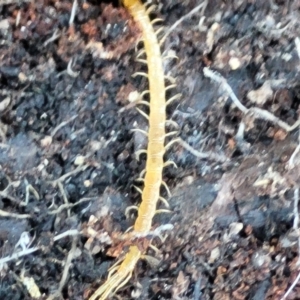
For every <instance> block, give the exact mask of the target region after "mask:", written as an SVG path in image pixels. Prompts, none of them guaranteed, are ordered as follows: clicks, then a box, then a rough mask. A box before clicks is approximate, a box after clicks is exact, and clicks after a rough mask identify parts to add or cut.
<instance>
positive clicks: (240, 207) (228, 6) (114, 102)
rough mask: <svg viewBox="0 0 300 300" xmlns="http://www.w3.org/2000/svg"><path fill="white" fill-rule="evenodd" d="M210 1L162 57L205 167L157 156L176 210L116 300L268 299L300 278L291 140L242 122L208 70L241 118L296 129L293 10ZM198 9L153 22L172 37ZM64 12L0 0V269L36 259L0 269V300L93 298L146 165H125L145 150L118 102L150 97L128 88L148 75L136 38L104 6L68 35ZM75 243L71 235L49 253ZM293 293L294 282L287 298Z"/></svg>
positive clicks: (65, 7)
mask: <svg viewBox="0 0 300 300" xmlns="http://www.w3.org/2000/svg"><path fill="white" fill-rule="evenodd" d="M115 2H117V1H115ZM153 2H154V1H153ZM208 2H209V3H208V5H207V6H206V8H205V10H204V11H198V12H197V13H196V14H194V15H193V16H191V17H189V18H187V19H186V20H184V21H183V22H181V23H180V24H179V25H178V26H177V27H176V28H175V29H174V30H173V31H172V32H171V34H170V35H169V36H168V38H167V40H166V42H165V44H164V45H163V49H162V50H163V52H164V54H166V55H167V54H175V55H177V56H178V60H167V61H166V63H165V73H166V74H167V75H169V76H172V77H174V78H175V79H176V82H177V89H176V91H174V92H172V93H170V95H168V96H170V97H171V96H173V95H175V94H176V93H179V92H180V93H182V97H181V99H180V100H179V101H177V102H174V103H173V104H172V105H171V106H170V107H169V108H168V117H169V118H171V119H172V120H174V121H176V122H177V123H178V124H179V128H180V130H179V136H180V137H181V138H182V139H183V140H184V141H186V142H187V143H188V144H189V145H190V146H191V147H193V148H194V149H195V150H197V151H200V152H205V153H209V154H210V158H209V159H201V158H199V157H197V156H195V155H194V154H192V153H190V152H189V151H188V150H186V148H185V147H183V146H182V145H179V144H174V146H173V147H172V148H171V149H170V150H169V151H168V152H167V154H166V160H168V159H171V160H173V161H174V162H175V163H176V164H177V166H178V168H177V169H175V168H173V167H172V166H170V167H167V168H166V169H165V170H164V180H165V181H166V182H167V184H168V186H169V188H170V190H171V192H172V194H173V196H172V197H171V198H170V199H168V201H169V203H170V206H171V210H172V212H171V213H170V214H160V215H157V216H156V217H155V219H154V221H153V226H154V228H157V227H158V226H160V225H162V224H172V225H173V226H174V229H172V230H171V231H167V232H166V233H165V235H166V239H165V240H164V241H163V242H162V241H161V240H160V239H156V238H155V239H154V241H153V244H154V245H155V246H156V247H157V248H158V250H159V252H154V251H153V250H152V249H149V251H148V253H147V255H149V256H152V258H151V259H150V261H149V262H150V264H148V263H146V261H141V262H140V263H139V264H138V265H137V267H136V270H135V272H134V274H133V276H132V279H131V281H130V282H129V283H128V284H127V285H126V286H125V287H123V288H122V289H121V290H120V291H119V292H118V295H119V297H120V298H119V299H195V300H198V299H201V300H204V299H206V300H209V299H214V300H221V299H222V300H223V299H224V300H227V299H228V300H229V299H236V300H242V299H254V300H261V299H278V300H279V299H283V296H284V294H285V292H286V291H287V290H288V288H289V287H290V286H291V285H292V284H293V282H294V281H295V279H296V277H297V275H298V274H299V264H298V259H299V251H300V250H299V243H298V239H299V238H298V236H299V234H298V230H297V227H298V224H297V222H296V221H297V218H296V217H297V215H298V212H297V208H298V202H297V190H298V187H299V184H300V180H299V175H298V174H299V170H300V159H299V155H298V154H297V153H296V155H293V153H294V151H295V149H296V147H297V145H298V143H299V130H298V128H296V129H295V130H293V131H291V132H286V131H285V130H284V129H283V128H282V127H280V126H279V125H278V124H276V123H274V122H270V121H267V120H262V119H254V118H253V116H251V115H249V116H245V115H244V114H243V112H241V111H240V110H239V109H238V108H237V107H236V106H234V105H233V103H232V100H231V98H230V97H229V96H228V94H227V93H226V92H224V89H223V88H221V87H220V85H219V84H218V83H216V82H213V81H212V80H211V79H209V78H206V77H205V76H204V75H203V68H204V67H210V68H211V69H212V70H214V71H218V72H219V73H221V74H222V76H223V77H224V78H225V79H226V80H227V83H228V84H229V85H230V86H231V88H232V90H233V92H234V93H235V94H236V96H237V97H238V99H239V100H240V101H241V102H242V103H243V105H244V106H245V107H247V108H251V107H259V108H261V109H264V110H266V111H268V112H270V113H272V114H273V115H275V116H276V117H277V118H279V119H280V120H282V121H284V122H286V123H288V124H289V125H292V124H294V123H295V122H296V121H297V120H298V118H299V104H300V61H299V56H298V55H299V53H298V52H297V48H296V44H295V39H296V38H297V37H300V3H299V1H298V0H289V1H280V0H273V1H272V0H269V1H267V0H256V1H254V0H252V1H251V0H248V1H246V0H233V1H221V0H211V1H208ZM200 3H201V2H200V1H195V0H188V1H179V0H163V1H159V5H158V8H157V10H156V11H155V12H154V13H153V14H152V15H151V17H152V18H153V19H154V18H156V17H159V18H163V19H164V22H163V23H164V25H165V26H166V28H170V27H171V26H172V25H173V24H174V23H175V22H176V21H177V20H179V19H180V18H181V17H183V16H185V15H187V14H188V13H189V12H191V11H192V9H193V8H195V7H196V6H197V5H199V4H200ZM72 6H73V2H72V1H69V0H62V1H52V0H36V1H32V2H29V1H15V0H0V16H1V18H0V57H1V58H0V212H1V214H0V218H1V219H0V249H1V254H0V255H1V257H2V258H6V257H9V256H10V255H12V254H16V253H18V252H19V251H26V249H31V248H36V251H34V252H33V253H30V254H27V255H23V256H22V257H19V258H15V259H12V260H10V261H8V262H5V263H1V264H0V276H1V282H0V299H7V300H18V299H34V298H40V299H74V300H75V299H88V297H89V296H90V295H91V294H92V293H93V291H94V290H95V289H96V288H97V287H98V286H99V285H100V284H101V283H103V281H104V280H105V278H106V277H107V271H108V269H109V267H110V266H112V264H113V263H114V262H115V261H116V259H117V258H118V257H119V256H121V255H122V250H124V249H125V248H124V249H123V247H121V246H120V245H119V244H115V243H114V242H113V241H114V240H115V238H116V236H119V235H120V234H121V233H122V232H125V231H126V230H127V229H128V228H129V227H130V226H131V225H132V224H133V223H134V220H135V212H134V211H130V213H129V214H128V216H127V218H126V216H125V210H126V208H127V207H128V206H130V205H136V204H138V203H139V201H140V195H139V193H138V192H137V191H136V190H135V189H134V188H133V185H136V182H135V179H136V178H138V177H139V174H140V172H141V171H142V170H143V168H144V163H145V158H146V157H145V156H143V155H141V157H140V160H139V161H138V160H137V158H136V156H135V151H136V150H139V149H141V148H143V147H145V145H146V143H147V141H146V139H145V137H144V136H143V135H142V134H140V133H139V132H132V131H131V129H133V128H139V129H144V130H147V122H146V120H145V119H144V118H143V116H141V115H140V114H139V113H138V112H137V111H136V110H135V108H134V106H135V105H134V103H130V102H129V101H128V98H131V97H132V96H133V95H134V94H136V92H138V93H141V92H143V91H144V90H146V89H147V80H146V79H145V78H141V77H135V78H133V77H132V74H134V73H135V72H141V71H146V69H145V67H144V66H142V65H141V64H140V63H138V62H136V48H140V47H141V46H140V45H138V46H136V45H137V42H138V40H139V38H140V33H139V29H138V28H137V27H136V25H135V24H134V22H133V21H132V19H131V17H130V15H129V14H128V12H127V11H126V10H125V9H124V8H122V7H120V6H118V5H117V3H112V1H111V2H109V1H105V2H103V3H98V2H97V1H87V2H84V1H79V3H78V8H77V11H76V15H75V19H74V23H73V24H72V25H70V24H69V20H70V15H71V10H72ZM299 51H300V50H299ZM241 124H245V131H244V134H243V135H242V136H241V135H239V134H238V135H237V133H238V130H239V128H241ZM218 157H219V158H220V157H225V158H226V160H225V161H224V159H223V160H222V159H221V160H220V159H217V158H218ZM163 194H164V192H163ZM164 196H166V195H164ZM295 219H296V221H295ZM72 230H73V231H74V230H75V231H76V230H77V231H78V232H80V233H81V234H80V235H77V236H73V235H67V236H64V237H62V238H60V239H59V240H57V239H56V238H57V236H59V235H60V234H63V233H65V232H69V233H71V232H73V231H72ZM2 261H3V260H2ZM299 295H300V284H296V285H295V286H294V287H293V289H292V291H291V292H290V293H289V295H288V296H287V298H286V299H300V298H299Z"/></svg>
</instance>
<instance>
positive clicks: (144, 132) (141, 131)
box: [130, 128, 148, 136]
mask: <svg viewBox="0 0 300 300" xmlns="http://www.w3.org/2000/svg"><path fill="white" fill-rule="evenodd" d="M130 131H133V132H140V133H142V134H144V135H145V136H148V132H146V131H145V130H143V129H139V128H134V129H131V130H130Z"/></svg>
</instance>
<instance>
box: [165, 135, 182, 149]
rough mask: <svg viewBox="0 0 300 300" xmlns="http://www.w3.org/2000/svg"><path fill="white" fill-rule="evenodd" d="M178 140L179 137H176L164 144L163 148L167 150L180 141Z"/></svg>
mask: <svg viewBox="0 0 300 300" xmlns="http://www.w3.org/2000/svg"><path fill="white" fill-rule="evenodd" d="M180 141H181V138H176V139H174V140H172V141H170V142H169V143H168V144H167V145H165V150H168V149H169V148H170V147H171V146H172V145H174V144H175V143H180Z"/></svg>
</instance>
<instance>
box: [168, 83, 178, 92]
mask: <svg viewBox="0 0 300 300" xmlns="http://www.w3.org/2000/svg"><path fill="white" fill-rule="evenodd" d="M176 87H177V84H175V83H174V84H170V85H168V86H167V87H166V88H165V91H168V90H170V89H173V88H176Z"/></svg>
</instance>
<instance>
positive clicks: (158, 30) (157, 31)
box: [155, 27, 165, 36]
mask: <svg viewBox="0 0 300 300" xmlns="http://www.w3.org/2000/svg"><path fill="white" fill-rule="evenodd" d="M164 30H165V27H160V28H159V29H157V30H156V31H155V35H156V36H158V35H159V34H160V33H161V32H162V31H164Z"/></svg>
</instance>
